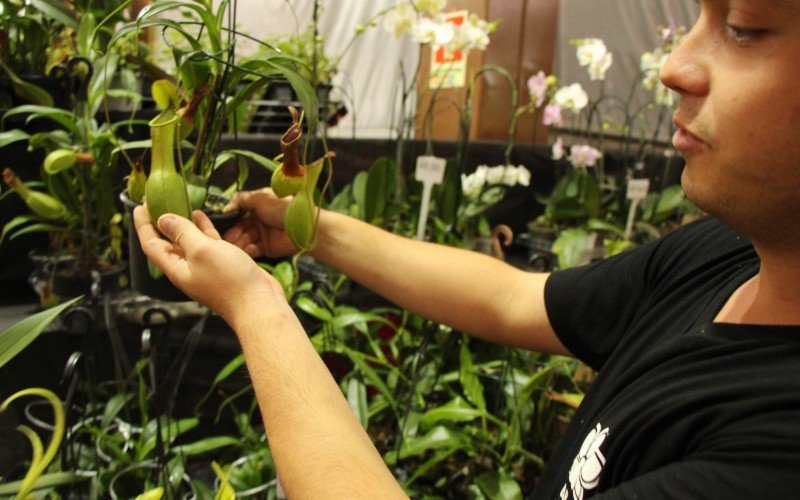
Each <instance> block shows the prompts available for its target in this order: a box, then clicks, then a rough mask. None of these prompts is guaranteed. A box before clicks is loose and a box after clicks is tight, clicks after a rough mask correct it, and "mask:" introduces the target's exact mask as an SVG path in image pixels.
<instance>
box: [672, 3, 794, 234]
mask: <svg viewBox="0 0 800 500" xmlns="http://www.w3.org/2000/svg"><path fill="white" fill-rule="evenodd" d="M700 4H701V14H700V18H699V19H698V21H697V23H696V24H695V25H694V27H693V28H692V30H691V31H690V32H689V33H688V34H687V35H686V37H685V38H684V39H683V42H682V43H681V44H680V45H679V46H678V47H677V48H676V49H675V51H674V52H673V54H672V55H671V56H670V58H669V59H668V61H667V63H666V64H665V65H664V68H663V69H662V71H661V79H662V81H663V82H664V84H665V85H667V86H668V87H670V88H672V89H673V90H675V91H676V92H678V93H679V94H680V104H679V106H678V108H677V110H676V112H675V115H674V120H675V124H676V126H677V128H678V131H677V133H676V134H675V136H674V138H673V143H674V144H675V147H676V148H677V149H678V150H680V151H681V152H682V153H683V155H684V157H685V158H686V168H685V170H684V172H683V177H682V184H683V188H684V190H685V191H686V193H687V195H688V196H689V198H690V199H692V200H693V201H694V202H695V203H697V205H698V206H700V207H701V208H703V209H705V210H707V211H709V212H711V213H712V214H715V215H717V216H718V217H720V218H721V219H723V220H725V221H726V222H728V223H729V224H731V225H732V226H734V227H735V228H737V229H739V230H740V231H742V232H744V233H746V234H748V235H749V236H750V237H752V238H753V239H754V240H756V239H759V238H760V239H771V240H774V238H776V237H778V238H784V236H782V234H783V233H786V232H787V231H790V230H791V228H794V229H798V228H800V223H798V222H797V220H798V219H800V0H700ZM787 224H791V225H787ZM778 230H780V233H781V235H778V234H776V231H778ZM797 232H798V231H793V233H797ZM797 241H798V240H795V242H797Z"/></svg>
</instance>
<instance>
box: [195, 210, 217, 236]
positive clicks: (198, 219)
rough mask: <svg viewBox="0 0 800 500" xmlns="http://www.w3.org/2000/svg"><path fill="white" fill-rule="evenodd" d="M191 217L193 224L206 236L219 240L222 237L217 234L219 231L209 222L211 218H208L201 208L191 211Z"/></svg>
mask: <svg viewBox="0 0 800 500" xmlns="http://www.w3.org/2000/svg"><path fill="white" fill-rule="evenodd" d="M192 217H193V218H194V223H195V225H196V226H197V227H198V228H199V229H200V231H202V232H203V234H205V235H206V236H208V237H209V238H211V239H214V240H221V239H222V237H221V236H220V235H219V231H217V228H215V227H214V224H213V223H212V222H211V219H209V218H208V215H206V214H205V212H203V211H202V210H195V211H194V212H192Z"/></svg>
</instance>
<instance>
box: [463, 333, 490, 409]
mask: <svg viewBox="0 0 800 500" xmlns="http://www.w3.org/2000/svg"><path fill="white" fill-rule="evenodd" d="M459 361H460V365H459V370H458V378H459V381H460V382H461V387H462V388H463V389H464V395H465V396H466V397H467V399H468V400H469V401H470V402H471V403H472V404H474V405H475V406H476V407H478V408H479V409H481V410H485V409H486V400H485V399H484V397H483V384H481V381H480V379H479V378H478V375H477V374H476V370H475V366H474V365H473V363H472V352H471V351H470V350H469V337H467V336H463V337H462V338H461V351H460V353H459Z"/></svg>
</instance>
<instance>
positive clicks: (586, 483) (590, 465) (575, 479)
mask: <svg viewBox="0 0 800 500" xmlns="http://www.w3.org/2000/svg"><path fill="white" fill-rule="evenodd" d="M609 432H610V429H609V428H608V427H606V428H605V429H604V428H603V426H602V425H600V423H599V422H598V423H597V427H595V428H594V429H592V430H591V432H589V435H588V436H586V439H584V440H583V444H582V445H581V449H580V451H579V452H578V455H577V456H576V457H575V461H574V462H572V467H570V468H569V486H570V489H571V490H572V497H573V498H575V500H583V493H584V492H585V491H586V490H591V489H593V488H595V487H596V486H597V483H599V482H600V473H601V472H602V471H603V466H605V464H606V457H604V456H603V452H601V451H600V447H601V446H603V442H604V441H605V440H606V438H607V437H608V433H609ZM569 491H570V490H568V489H567V485H566V484H565V485H564V487H563V488H562V489H561V500H567V499H568V498H569Z"/></svg>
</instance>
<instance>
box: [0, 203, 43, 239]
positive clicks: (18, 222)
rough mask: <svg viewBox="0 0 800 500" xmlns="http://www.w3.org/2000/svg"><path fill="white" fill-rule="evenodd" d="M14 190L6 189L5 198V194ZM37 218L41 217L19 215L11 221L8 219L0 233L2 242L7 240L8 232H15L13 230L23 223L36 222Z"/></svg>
mask: <svg viewBox="0 0 800 500" xmlns="http://www.w3.org/2000/svg"><path fill="white" fill-rule="evenodd" d="M13 192H14V191H13V190H9V191H6V192H5V193H3V198H5V196H6V195H8V194H9V193H13ZM37 220H39V219H38V218H37V217H36V216H35V215H18V216H16V217H14V218H13V219H11V220H10V221H8V222H7V223H6V225H5V226H3V232H2V233H0V243H2V242H3V240H5V238H6V236H7V235H8V234H13V233H11V231H13V230H14V229H15V228H17V227H19V226H21V225H23V224H28V223H30V222H36V221H37Z"/></svg>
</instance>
